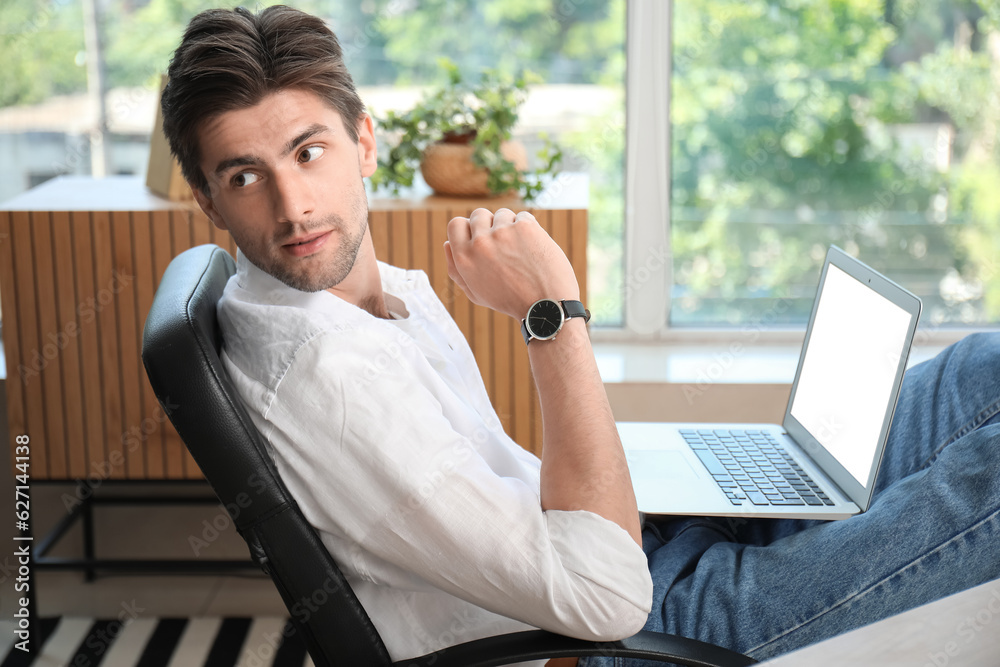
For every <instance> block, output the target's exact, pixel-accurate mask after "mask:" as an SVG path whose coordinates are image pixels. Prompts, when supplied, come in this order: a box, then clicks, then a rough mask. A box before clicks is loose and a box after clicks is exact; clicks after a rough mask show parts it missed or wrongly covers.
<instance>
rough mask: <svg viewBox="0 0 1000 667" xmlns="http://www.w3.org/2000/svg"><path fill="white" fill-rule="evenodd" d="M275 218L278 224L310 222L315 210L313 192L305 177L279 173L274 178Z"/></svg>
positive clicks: (289, 172)
mask: <svg viewBox="0 0 1000 667" xmlns="http://www.w3.org/2000/svg"><path fill="white" fill-rule="evenodd" d="M271 182H272V184H273V187H274V195H275V196H274V207H275V211H274V217H275V219H276V220H277V221H278V222H290V223H298V222H303V221H305V220H308V219H309V217H310V216H311V215H312V213H313V210H314V208H315V202H314V199H313V191H312V188H311V187H310V184H309V183H308V182H307V181H306V179H305V177H304V176H303V175H302V174H300V173H295V172H294V171H285V172H281V171H279V172H277V173H275V174H274V176H273V177H272V181H271Z"/></svg>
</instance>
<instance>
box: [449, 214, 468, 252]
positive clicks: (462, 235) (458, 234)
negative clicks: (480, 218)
mask: <svg viewBox="0 0 1000 667" xmlns="http://www.w3.org/2000/svg"><path fill="white" fill-rule="evenodd" d="M471 238H472V230H471V228H470V226H469V219H468V218H462V217H454V218H452V219H451V220H449V221H448V240H449V241H451V242H452V243H456V244H458V245H461V244H463V243H468V241H469V239H471Z"/></svg>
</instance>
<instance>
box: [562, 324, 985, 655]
mask: <svg viewBox="0 0 1000 667" xmlns="http://www.w3.org/2000/svg"><path fill="white" fill-rule="evenodd" d="M998 413H1000V334H976V335H972V336H969V337H967V338H966V339H964V340H962V341H961V342H959V343H957V344H955V345H953V346H951V347H949V348H948V349H947V350H945V351H944V352H942V353H941V354H940V355H939V356H938V357H937V358H935V359H933V360H931V361H928V362H925V363H923V364H920V365H918V366H915V367H914V368H912V369H911V370H909V371H908V372H907V374H906V377H905V379H904V382H903V390H902V393H901V395H900V399H899V404H898V406H897V410H896V415H895V418H894V421H893V425H892V429H891V432H890V434H889V442H888V445H887V447H886V452H885V458H884V461H883V465H882V468H881V471H880V473H879V477H878V480H877V481H876V490H875V497H874V500H873V502H872V504H871V506H870V508H869V510H868V511H867V512H866V513H864V514H861V515H859V516H856V517H852V518H850V519H847V520H844V521H834V522H819V521H798V520H788V519H751V520H745V519H738V518H737V519H705V518H690V517H689V518H667V517H660V518H658V519H656V520H653V521H647V524H646V525H645V526H644V529H643V549H644V551H645V552H646V555H647V558H648V561H649V570H650V572H651V573H652V576H653V586H654V590H653V610H652V613H650V615H649V620H648V621H647V623H646V629H647V630H654V631H659V632H667V633H671V634H678V635H683V636H686V637H693V638H695V639H700V640H703V641H707V642H711V643H713V644H719V645H722V646H727V647H729V648H732V649H734V650H736V651H739V652H741V653H745V654H747V655H749V656H751V657H753V658H756V659H758V660H763V659H766V658H769V657H772V656H775V655H778V654H781V653H786V652H788V651H791V650H793V649H796V648H799V647H801V646H805V645H807V644H812V643H814V642H817V641H820V640H822V639H826V638H827V637H832V636H834V635H838V634H841V633H843V632H846V631H848V630H851V629H853V628H856V627H859V626H862V625H866V624H869V623H872V622H874V621H877V620H879V619H882V618H885V617H887V616H891V615H893V614H897V613H900V612H902V611H905V610H907V609H911V608H913V607H916V606H918V605H921V604H924V603H927V602H931V601H933V600H936V599H938V598H942V597H944V596H947V595H949V594H951V593H955V592H958V591H961V590H964V589H967V588H971V587H973V586H976V585H978V584H981V583H985V582H987V581H991V580H993V579H997V578H998V577H1000V416H998ZM659 664H662V663H656V662H649V661H636V660H624V659H611V658H606V657H605V658H589V659H586V660H581V661H580V665H581V667H583V666H586V667H597V666H600V667H611V666H612V665H615V666H618V667H625V666H627V667H640V666H641V667H647V666H648V667H652V666H654V665H659Z"/></svg>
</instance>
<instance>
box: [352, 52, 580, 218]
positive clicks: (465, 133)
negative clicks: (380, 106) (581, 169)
mask: <svg viewBox="0 0 1000 667" xmlns="http://www.w3.org/2000/svg"><path fill="white" fill-rule="evenodd" d="M440 62H441V66H442V67H443V68H444V69H445V71H446V73H447V75H448V81H447V84H445V85H444V86H442V87H440V88H438V89H436V90H434V91H432V92H431V93H430V94H428V95H426V96H425V97H424V98H423V99H421V101H420V102H418V103H417V105H416V106H414V107H413V108H412V109H410V110H409V111H407V112H405V113H397V112H394V111H389V112H387V113H386V114H385V116H384V117H381V118H376V122H377V123H378V124H379V125H380V126H381V127H382V129H384V130H385V131H386V132H387V133H389V134H390V136H392V137H394V140H393V141H390V150H389V156H388V158H386V159H382V158H380V159H379V163H378V169H377V170H376V172H375V174H374V175H373V176H372V178H371V182H372V185H373V186H374V187H375V188H382V187H384V188H388V189H390V190H391V191H392V192H393V194H399V190H400V188H401V187H409V186H412V185H413V178H414V175H415V174H416V170H417V169H418V168H419V169H420V170H421V173H422V175H423V177H424V180H425V181H426V182H427V184H428V185H430V186H431V188H432V189H434V191H435V192H437V193H439V194H446V195H458V196H491V195H501V194H508V193H515V194H517V195H519V196H520V197H521V198H522V199H524V200H525V201H530V200H531V199H533V198H534V197H535V196H537V195H538V194H539V193H540V192H541V191H542V189H543V188H544V182H543V177H544V176H546V175H555V174H556V173H557V172H558V170H559V167H560V165H561V163H562V151H561V150H560V149H559V147H558V146H557V145H555V144H554V143H552V142H551V141H549V139H548V137H546V136H545V135H542V138H543V140H544V142H545V143H544V146H543V148H542V149H541V150H540V151H539V152H538V158H539V161H540V168H539V169H538V170H537V171H534V172H528V171H527V155H526V153H525V150H524V147H523V146H522V145H521V144H520V143H519V142H515V141H512V140H511V130H512V129H513V128H514V126H515V125H516V124H517V120H518V109H519V108H520V107H521V105H522V104H523V103H524V100H525V96H526V92H527V83H528V78H529V77H530V74H527V73H520V74H518V75H517V76H516V77H504V76H502V75H501V74H499V73H498V72H496V71H495V70H486V71H484V72H483V73H482V75H481V77H480V80H479V82H478V84H476V85H468V84H466V83H465V82H463V80H462V74H461V72H460V71H459V69H458V67H457V66H456V65H455V64H454V63H452V62H451V61H449V60H446V59H442V60H441V61H440Z"/></svg>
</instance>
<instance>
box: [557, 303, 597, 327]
mask: <svg viewBox="0 0 1000 667" xmlns="http://www.w3.org/2000/svg"><path fill="white" fill-rule="evenodd" d="M559 303H561V304H562V307H563V312H564V313H565V314H566V319H567V320H568V319H569V318H571V317H582V318H583V321H584V322H589V321H590V311H589V310H587V309H586V308H584V306H583V302H581V301H573V300H567V301H560V302H559Z"/></svg>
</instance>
